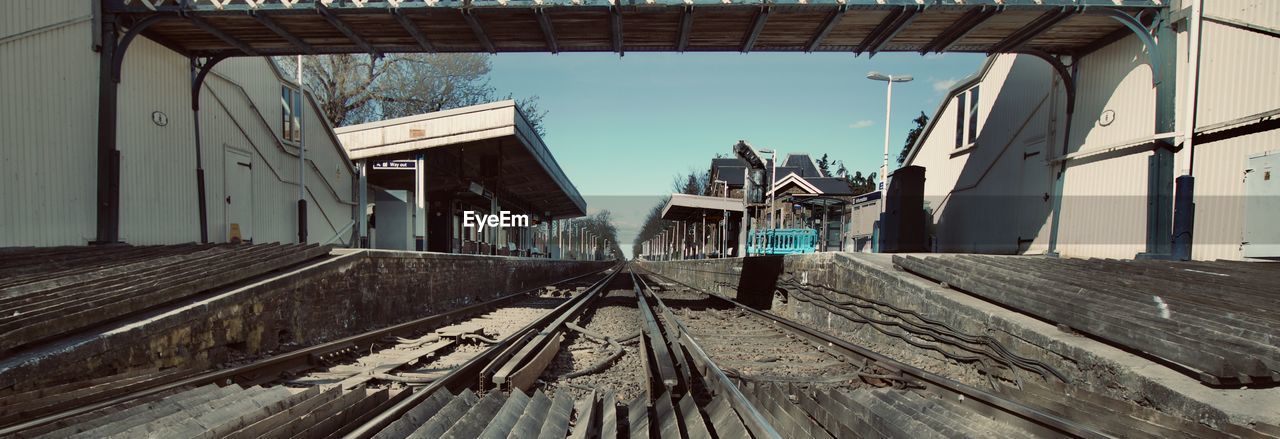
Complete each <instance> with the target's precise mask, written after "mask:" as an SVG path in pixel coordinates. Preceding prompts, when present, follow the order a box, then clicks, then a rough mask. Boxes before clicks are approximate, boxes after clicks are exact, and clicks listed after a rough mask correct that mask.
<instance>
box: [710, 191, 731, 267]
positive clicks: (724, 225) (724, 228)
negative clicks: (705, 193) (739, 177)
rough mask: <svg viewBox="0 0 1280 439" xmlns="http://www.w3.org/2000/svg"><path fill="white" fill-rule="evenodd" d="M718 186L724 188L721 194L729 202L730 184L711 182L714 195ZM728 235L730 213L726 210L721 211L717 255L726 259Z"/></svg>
mask: <svg viewBox="0 0 1280 439" xmlns="http://www.w3.org/2000/svg"><path fill="white" fill-rule="evenodd" d="M716 185H723V186H724V192H723V193H721V197H722V198H724V199H725V200H726V201H728V200H729V182H727V181H724V180H716V181H713V182H711V192H712V193H714V192H715V187H716ZM727 233H729V211H728V210H725V209H720V234H719V235H720V236H719V237H718V239H717V240H716V253H719V254H720V257H722V258H723V257H724V253H725V252H726V251H727V250H725V242H726V241H725V239H724V235H725V234H727Z"/></svg>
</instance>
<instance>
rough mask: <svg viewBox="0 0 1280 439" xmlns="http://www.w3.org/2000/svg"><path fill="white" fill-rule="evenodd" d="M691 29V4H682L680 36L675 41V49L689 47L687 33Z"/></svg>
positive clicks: (681, 49) (681, 50)
mask: <svg viewBox="0 0 1280 439" xmlns="http://www.w3.org/2000/svg"><path fill="white" fill-rule="evenodd" d="M692 31H693V5H685V6H684V14H681V15H680V36H679V40H677V41H676V51H677V52H684V51H685V49H688V48H689V34H690V33H692Z"/></svg>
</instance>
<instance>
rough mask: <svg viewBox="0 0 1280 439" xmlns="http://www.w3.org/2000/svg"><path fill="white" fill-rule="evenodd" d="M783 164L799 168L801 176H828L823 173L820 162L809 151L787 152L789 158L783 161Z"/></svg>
mask: <svg viewBox="0 0 1280 439" xmlns="http://www.w3.org/2000/svg"><path fill="white" fill-rule="evenodd" d="M782 165H783V166H786V167H790V168H799V169H800V170H801V173H800V176H801V177H805V178H812V177H826V175H824V174H823V173H822V169H820V168H818V162H816V161H814V160H813V157H812V156H810V155H809V154H807V153H803V152H801V153H794V154H787V158H786V159H785V160H783V161H782Z"/></svg>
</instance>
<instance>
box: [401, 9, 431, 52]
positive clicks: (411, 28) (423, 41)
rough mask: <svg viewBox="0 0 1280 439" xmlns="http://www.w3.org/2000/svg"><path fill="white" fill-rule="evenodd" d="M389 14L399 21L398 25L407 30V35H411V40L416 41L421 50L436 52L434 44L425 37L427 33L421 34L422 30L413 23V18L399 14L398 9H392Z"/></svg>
mask: <svg viewBox="0 0 1280 439" xmlns="http://www.w3.org/2000/svg"><path fill="white" fill-rule="evenodd" d="M391 16H392V17H395V19H396V21H397V22H399V23H400V27H403V28H404V31H405V32H408V33H409V36H410V37H413V40H414V41H417V42H418V45H419V46H422V50H425V51H427V52H432V53H435V52H436V46H435V45H434V44H431V40H429V39H427V35H426V34H423V33H422V30H420V29H418V26H417V25H416V24H414V23H413V20H410V19H409V17H406V16H404V14H401V13H400V11H397V10H392V11H391Z"/></svg>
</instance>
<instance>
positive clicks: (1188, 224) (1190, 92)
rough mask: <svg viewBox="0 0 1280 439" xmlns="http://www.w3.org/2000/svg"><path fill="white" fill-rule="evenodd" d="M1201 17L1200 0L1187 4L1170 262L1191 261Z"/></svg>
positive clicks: (1193, 226) (1202, 3)
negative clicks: (1179, 152)
mask: <svg viewBox="0 0 1280 439" xmlns="http://www.w3.org/2000/svg"><path fill="white" fill-rule="evenodd" d="M1203 17H1204V0H1193V1H1192V2H1191V15H1190V16H1189V17H1187V37H1188V45H1189V46H1190V47H1188V49H1189V50H1188V53H1187V58H1188V59H1189V60H1191V63H1190V66H1189V68H1188V69H1187V70H1188V72H1187V74H1188V75H1189V76H1188V77H1187V90H1186V93H1187V101H1186V102H1185V103H1184V105H1186V106H1185V107H1184V108H1183V111H1184V113H1183V120H1184V121H1185V122H1184V126H1186V129H1185V131H1184V132H1183V137H1182V146H1183V148H1184V149H1185V150H1186V152H1184V153H1183V160H1184V166H1183V170H1182V172H1183V175H1181V176H1179V177H1178V178H1177V179H1176V180H1175V182H1174V190H1175V191H1174V200H1173V259H1175V260H1179V261H1188V260H1191V246H1192V243H1193V240H1194V233H1195V220H1196V205H1195V176H1194V175H1195V159H1196V155H1195V154H1196V152H1195V151H1196V150H1195V145H1194V144H1193V141H1194V140H1195V132H1196V113H1197V111H1196V104H1197V101H1198V100H1199V97H1200V48H1201V44H1202V41H1203V40H1202V39H1201V35H1200V34H1201V32H1202V27H1201V25H1202V24H1203V23H1202V19H1203Z"/></svg>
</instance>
